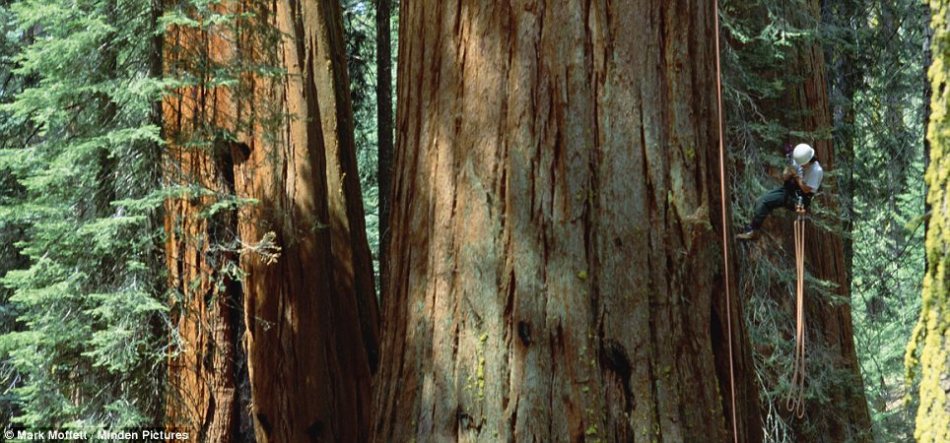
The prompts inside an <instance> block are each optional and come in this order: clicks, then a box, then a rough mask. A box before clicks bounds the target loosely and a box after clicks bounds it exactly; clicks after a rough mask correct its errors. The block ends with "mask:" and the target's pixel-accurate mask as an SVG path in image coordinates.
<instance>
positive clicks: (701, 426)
mask: <svg viewBox="0 0 950 443" xmlns="http://www.w3.org/2000/svg"><path fill="white" fill-rule="evenodd" d="M401 8H402V9H401V11H400V17H401V18H402V19H403V20H404V21H403V24H402V25H401V26H400V48H399V53H400V54H399V60H400V62H399V73H398V80H399V82H398V90H397V96H398V97H399V100H398V106H399V112H398V113H397V122H396V127H397V131H396V132H397V146H398V149H397V151H396V157H395V168H394V171H395V175H394V181H393V186H394V190H393V194H392V195H393V202H392V208H393V214H392V218H391V221H392V225H391V228H392V238H391V245H390V249H389V252H390V256H389V261H388V262H386V263H384V264H383V265H384V266H388V268H387V269H385V270H384V274H387V275H388V276H389V280H388V282H387V287H386V289H385V293H386V294H387V296H386V298H385V299H384V302H383V305H384V318H385V323H384V328H383V345H382V351H383V353H382V360H381V366H380V372H379V374H378V379H377V385H376V392H375V399H374V421H373V427H374V428H373V432H374V439H375V441H412V440H413V439H417V440H419V441H430V440H440V441H441V440H462V441H510V440H512V439H517V440H519V441H561V440H568V439H569V440H571V441H577V440H584V439H589V440H591V441H597V440H601V441H603V440H608V441H663V442H681V441H731V435H730V434H731V424H730V422H729V420H730V419H729V411H728V408H729V403H730V402H729V391H728V389H729V385H728V383H729V381H728V360H727V357H726V346H727V342H726V334H725V332H724V331H725V330H726V326H725V314H726V311H725V307H724V289H725V288H724V283H723V278H724V276H723V262H722V249H721V248H722V246H723V245H722V239H721V237H720V232H721V229H722V226H721V222H720V220H721V212H720V204H721V202H720V198H719V177H718V155H717V143H716V141H717V137H718V133H717V126H716V101H715V78H716V76H715V67H714V55H715V53H714V51H715V48H714V46H713V41H714V40H713V35H714V34H713V33H714V32H716V30H715V29H714V26H713V23H714V17H713V15H712V14H714V13H715V11H713V8H712V2H699V3H693V2H688V1H672V2H670V1H621V2H605V1H592V2H579V1H568V2H547V1H517V0H516V1H512V2H510V3H491V2H476V1H469V0H462V1H460V2H457V3H455V2H437V1H412V2H408V1H404V2H402V5H401ZM740 313H741V309H740V307H739V303H738V302H736V303H734V305H733V310H732V312H731V314H732V318H733V319H734V325H733V337H732V340H734V343H735V346H736V350H737V355H736V365H737V366H736V380H737V382H738V383H739V386H737V388H738V399H737V400H738V408H739V410H738V414H737V415H738V418H739V420H740V422H739V441H759V440H761V425H760V418H759V412H758V406H757V393H756V391H755V388H754V385H753V380H754V375H753V372H752V364H751V358H750V354H749V352H748V350H747V346H748V345H747V340H746V338H745V332H744V329H743V328H742V325H741V321H738V319H740V318H742V317H741V314H740Z"/></svg>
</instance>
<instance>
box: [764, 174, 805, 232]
mask: <svg viewBox="0 0 950 443" xmlns="http://www.w3.org/2000/svg"><path fill="white" fill-rule="evenodd" d="M797 196H801V197H802V203H804V205H805V208H806V209H807V208H808V206H810V205H811V196H810V195H808V194H805V193H803V192H802V191H801V189H800V188H799V187H798V185H797V184H794V182H788V183H786V184H785V185H784V186H782V187H781V188H775V189H773V190H771V191H769V192H766V193H765V194H763V195H762V196H761V197H759V199H758V200H756V201H755V216H753V218H752V224H750V225H749V227H750V228H752V229H759V228H761V227H762V223H764V222H765V219H766V217H768V216H769V214H771V213H772V211H773V210H775V209H778V208H781V207H784V208H785V209H788V210H789V211H794V210H795V201H796V197H797Z"/></svg>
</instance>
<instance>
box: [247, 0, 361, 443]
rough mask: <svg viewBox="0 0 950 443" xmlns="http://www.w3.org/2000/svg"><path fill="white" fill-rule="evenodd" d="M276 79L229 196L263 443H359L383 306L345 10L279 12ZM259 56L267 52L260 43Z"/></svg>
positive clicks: (272, 14)
mask: <svg viewBox="0 0 950 443" xmlns="http://www.w3.org/2000/svg"><path fill="white" fill-rule="evenodd" d="M275 7H276V8H275V9H274V10H272V11H268V12H267V14H268V15H267V17H268V20H269V21H270V22H271V23H272V24H273V26H274V27H275V28H276V30H277V31H278V32H279V33H280V40H279V42H277V43H278V46H277V54H276V56H277V62H276V63H277V64H279V66H281V67H282V68H284V69H285V70H286V71H287V76H286V77H285V78H284V80H283V81H281V82H277V83H274V82H271V81H269V80H261V81H258V82H257V84H256V86H255V90H256V91H257V93H258V95H257V96H256V97H255V98H254V100H248V101H246V102H244V104H243V106H242V108H241V109H242V112H244V113H247V114H258V115H259V116H264V115H267V114H268V113H271V114H272V115H278V116H285V118H284V121H282V122H280V123H279V124H278V127H277V128H275V130H274V131H272V132H271V131H270V130H269V129H268V128H266V127H265V125H263V124H262V123H260V122H266V121H269V120H270V119H268V118H261V117H258V118H257V121H258V124H257V125H255V126H254V127H253V128H251V129H250V131H249V132H245V133H242V134H241V135H240V136H239V138H240V139H242V140H246V142H247V146H248V151H247V153H248V156H247V157H246V158H245V159H243V161H241V162H236V163H235V164H236V166H237V168H236V173H235V176H236V189H237V192H238V195H240V196H241V197H249V198H253V199H256V200H257V201H259V202H260V203H259V204H257V205H250V206H246V207H243V208H242V209H241V210H240V217H239V222H238V224H239V231H240V235H241V238H242V239H243V240H244V241H245V242H246V243H248V244H259V242H260V241H261V240H262V239H270V240H268V241H272V242H273V243H274V245H276V246H278V247H279V248H281V252H280V255H279V257H267V256H266V255H262V254H260V253H258V252H255V251H253V250H251V251H247V252H246V253H245V254H243V255H242V257H241V264H242V269H243V270H244V272H245V273H246V274H245V279H244V284H245V290H246V297H245V318H246V322H247V327H248V328H247V335H246V345H247V352H248V354H247V358H248V369H249V374H250V380H251V390H252V395H253V404H252V414H253V416H254V422H255V433H256V438H257V440H258V441H262V442H266V441H276V442H284V441H365V440H367V439H368V435H367V430H368V429H369V401H370V388H371V370H372V367H373V366H374V365H375V362H376V359H377V354H378V353H377V351H376V349H377V345H376V342H377V338H376V336H377V333H378V332H377V330H378V308H377V305H376V297H375V294H374V288H373V281H372V275H373V273H372V267H371V266H372V265H371V255H370V251H369V246H368V243H367V241H366V237H365V226H364V220H363V206H362V200H361V197H360V188H359V181H358V177H359V174H358V173H357V170H356V158H355V147H354V139H353V122H352V110H351V105H350V99H349V91H348V87H349V86H348V80H347V74H346V64H345V62H344V52H343V41H342V39H343V31H342V22H341V11H340V6H339V4H338V3H337V2H333V1H329V0H326V1H300V2H298V1H278V2H276V3H275ZM260 50H262V51H266V50H267V47H266V45H265V46H264V47H261V48H260Z"/></svg>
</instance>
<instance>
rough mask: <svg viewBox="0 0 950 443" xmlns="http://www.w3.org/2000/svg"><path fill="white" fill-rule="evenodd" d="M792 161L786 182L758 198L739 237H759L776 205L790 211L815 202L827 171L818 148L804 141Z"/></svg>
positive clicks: (792, 156)
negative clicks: (813, 199)
mask: <svg viewBox="0 0 950 443" xmlns="http://www.w3.org/2000/svg"><path fill="white" fill-rule="evenodd" d="M789 157H790V158H789V164H788V166H786V167H785V172H784V173H783V174H782V179H783V180H784V181H785V183H784V184H783V185H782V186H781V187H779V188H776V189H773V190H771V191H769V192H767V193H765V194H764V195H762V196H761V197H759V199H758V200H756V202H755V215H754V216H753V218H752V223H751V224H749V226H748V227H746V229H745V232H743V233H741V234H739V235H737V236H736V238H738V239H739V240H755V239H756V238H758V236H759V228H761V227H762V223H763V222H765V218H766V217H768V216H769V214H770V213H771V212H772V211H773V210H774V209H776V208H779V207H785V208H786V209H788V210H790V211H796V212H799V213H804V212H806V211H807V210H808V207H809V206H810V205H811V199H812V197H813V196H814V195H815V191H817V190H818V187H819V186H821V179H822V178H823V177H824V175H825V172H824V170H823V169H821V165H820V164H819V163H818V157H817V156H816V155H815V150H814V149H812V147H811V146H808V145H807V144H804V143H802V144H800V145H798V146H796V147H795V149H794V150H792V151H791V155H790V156H789Z"/></svg>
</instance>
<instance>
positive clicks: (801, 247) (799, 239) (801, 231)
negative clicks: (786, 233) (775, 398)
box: [785, 214, 805, 418]
mask: <svg viewBox="0 0 950 443" xmlns="http://www.w3.org/2000/svg"><path fill="white" fill-rule="evenodd" d="M795 272H796V275H795V357H794V358H795V363H794V365H793V366H792V387H791V389H790V390H789V395H788V399H787V400H786V402H785V407H786V408H788V410H789V411H793V412H795V414H796V415H797V416H798V418H802V417H804V416H805V217H804V216H803V215H802V214H798V217H797V218H796V219H795Z"/></svg>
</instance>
